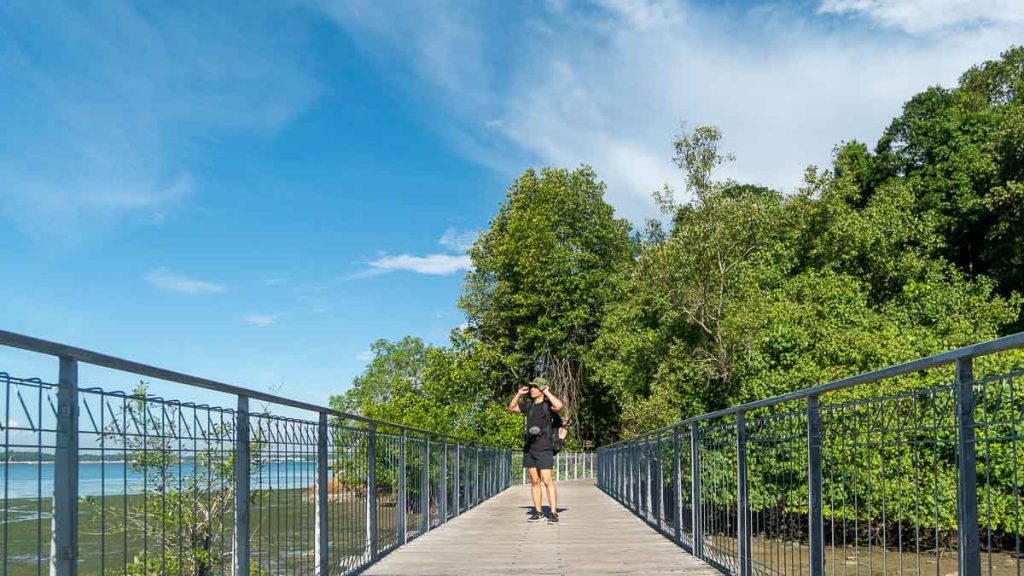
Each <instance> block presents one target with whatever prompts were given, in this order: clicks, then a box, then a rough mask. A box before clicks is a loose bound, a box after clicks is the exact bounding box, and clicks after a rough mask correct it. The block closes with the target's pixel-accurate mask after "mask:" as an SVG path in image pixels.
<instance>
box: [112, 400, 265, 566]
mask: <svg viewBox="0 0 1024 576" xmlns="http://www.w3.org/2000/svg"><path fill="white" fill-rule="evenodd" d="M112 416H113V418H112V419H111V422H110V424H108V425H107V427H106V428H105V429H104V435H105V437H106V439H107V442H108V443H109V444H110V445H114V446H116V445H118V444H121V445H123V447H124V449H125V451H126V453H127V460H128V465H129V467H130V468H131V470H132V471H133V472H141V473H143V474H144V477H145V478H146V481H145V485H144V486H143V488H142V489H143V492H142V495H141V501H140V500H139V499H126V503H125V506H126V510H125V515H124V518H123V519H122V520H121V522H122V523H123V525H122V526H120V527H119V529H120V530H122V531H124V532H125V533H126V534H132V535H133V538H135V535H138V534H142V535H143V538H144V540H143V545H142V547H141V549H140V550H139V551H138V552H137V553H136V554H135V556H134V557H132V558H130V559H127V564H126V568H125V569H126V571H127V573H128V574H132V575H135V574H137V575H144V574H155V573H174V574H188V575H189V576H209V575H212V574H217V573H222V572H223V571H224V569H225V566H230V562H231V548H230V546H231V544H230V542H231V537H232V534H233V522H234V516H233V514H234V501H235V499H234V492H235V471H234V465H235V454H234V451H233V450H232V449H231V448H230V446H231V445H233V435H234V430H235V428H234V421H233V418H234V415H233V414H230V413H227V412H218V411H201V410H199V409H196V408H195V407H189V406H183V405H181V404H179V403H176V402H164V401H162V400H159V399H155V398H151V397H149V396H148V395H147V385H146V384H145V383H140V384H139V386H137V387H136V388H135V390H134V391H133V393H132V394H131V395H130V396H129V397H127V398H125V399H124V401H123V403H122V404H121V406H120V408H119V409H118V411H117V413H116V414H112ZM183 441H184V442H185V444H187V445H188V448H187V449H189V450H190V451H191V452H192V453H191V454H183V451H182V445H183ZM225 444H227V445H228V446H229V447H228V448H227V449H225V447H224V445H225ZM250 450H251V454H252V464H251V468H252V469H253V470H256V469H258V467H259V466H260V463H261V458H260V453H261V450H262V442H261V441H260V439H259V438H256V439H255V440H254V441H252V442H251V443H250ZM146 539H148V542H146ZM225 541H226V542H227V543H228V544H227V546H225ZM125 553H126V554H127V553H128V551H127V550H125ZM250 572H251V573H252V574H257V575H258V574H262V573H263V572H262V571H261V570H260V569H259V567H258V566H257V565H256V564H255V563H253V565H252V566H251V570H250Z"/></svg>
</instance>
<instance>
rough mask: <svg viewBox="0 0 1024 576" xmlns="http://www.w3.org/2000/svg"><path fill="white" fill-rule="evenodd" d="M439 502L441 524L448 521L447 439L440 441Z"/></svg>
mask: <svg viewBox="0 0 1024 576" xmlns="http://www.w3.org/2000/svg"><path fill="white" fill-rule="evenodd" d="M441 486H442V488H441V501H440V502H439V503H438V510H440V514H439V516H440V517H441V524H444V523H445V522H447V521H448V438H442V439H441Z"/></svg>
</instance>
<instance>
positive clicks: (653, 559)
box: [365, 480, 720, 576]
mask: <svg viewBox="0 0 1024 576" xmlns="http://www.w3.org/2000/svg"><path fill="white" fill-rule="evenodd" d="M558 496H559V498H558V508H559V510H564V511H563V512H562V513H561V515H560V519H561V522H560V523H559V524H557V525H549V524H547V523H546V522H535V523H529V522H527V521H526V513H527V510H528V508H527V506H528V505H529V503H530V492H529V487H527V486H513V487H512V488H510V489H509V490H506V491H505V492H504V493H502V494H499V495H498V496H496V497H494V498H492V499H491V500H489V501H487V502H485V503H483V504H481V505H480V506H479V507H478V508H475V509H473V510H471V511H469V512H468V513H466V514H464V515H462V516H460V517H458V518H455V519H454V520H451V521H450V522H449V523H448V524H446V525H444V526H441V527H440V528H438V529H436V530H434V531H432V532H430V533H428V534H427V535H426V536H423V537H421V538H418V539H416V540H414V541H413V542H410V543H409V544H408V545H406V546H404V547H402V548H399V549H398V550H396V551H394V552H392V553H391V554H390V555H388V556H387V557H385V558H384V559H382V560H381V561H380V562H378V563H377V564H375V565H373V566H371V567H370V568H369V569H368V570H367V571H366V572H365V573H366V574H394V575H399V574H423V575H426V574H430V575H435V574H515V575H516V576H521V575H522V574H587V575H589V574H694V575H699V576H704V575H707V576H710V575H718V574H720V573H719V572H718V571H716V570H715V569H713V568H711V567H710V566H708V565H707V564H704V563H703V562H701V561H699V560H697V559H695V558H693V557H692V556H690V555H689V554H687V553H686V552H684V551H683V550H682V549H681V548H679V547H678V546H676V545H675V544H673V543H672V542H670V541H669V540H668V539H666V538H665V537H663V536H662V535H660V534H658V533H657V532H655V531H654V530H652V529H651V528H650V527H649V526H647V525H646V524H644V522H643V521H642V520H640V519H639V518H637V517H636V516H634V515H633V514H632V513H631V512H629V511H628V510H626V509H625V508H623V507H622V506H620V505H619V504H618V503H617V502H615V501H614V500H612V499H611V498H609V497H608V496H607V495H605V494H604V493H602V492H601V491H600V490H598V489H597V488H596V487H595V486H594V484H593V482H592V481H586V480H579V481H574V482H565V483H562V484H559V486H558Z"/></svg>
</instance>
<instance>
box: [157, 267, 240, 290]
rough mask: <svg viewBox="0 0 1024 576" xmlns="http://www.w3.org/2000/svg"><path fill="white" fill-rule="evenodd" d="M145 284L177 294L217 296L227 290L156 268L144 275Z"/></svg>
mask: <svg viewBox="0 0 1024 576" xmlns="http://www.w3.org/2000/svg"><path fill="white" fill-rule="evenodd" d="M146 282H149V283H150V284H151V285H152V286H155V287H157V288H159V289H161V290H167V291H168V292H177V293H179V294H189V295H196V294H219V293H222V292H227V288H226V287H225V286H223V285H221V284H215V283H213V282H207V281H205V280H198V279H196V278H189V277H188V276H183V275H181V274H177V273H175V272H172V271H171V270H168V269H167V268H158V269H156V270H154V271H152V272H150V273H149V274H147V275H146Z"/></svg>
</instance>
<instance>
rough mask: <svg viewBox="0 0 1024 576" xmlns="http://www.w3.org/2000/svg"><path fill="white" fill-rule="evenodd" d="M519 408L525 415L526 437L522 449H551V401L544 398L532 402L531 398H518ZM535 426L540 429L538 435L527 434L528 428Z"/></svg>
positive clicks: (536, 450) (552, 414)
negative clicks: (541, 400)
mask: <svg viewBox="0 0 1024 576" xmlns="http://www.w3.org/2000/svg"><path fill="white" fill-rule="evenodd" d="M519 410H520V411H521V412H522V413H523V415H524V416H525V417H526V431H527V437H526V438H527V439H526V443H525V445H524V447H523V450H524V451H527V450H529V451H531V452H538V451H541V450H551V449H552V446H551V434H552V433H553V430H552V426H553V420H554V412H552V411H551V402H550V401H549V400H548V399H547V398H545V399H544V401H543V402H537V403H534V402H533V398H520V399H519ZM534 426H536V427H537V428H539V429H540V435H539V436H533V435H530V434H529V430H530V428H532V427H534Z"/></svg>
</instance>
